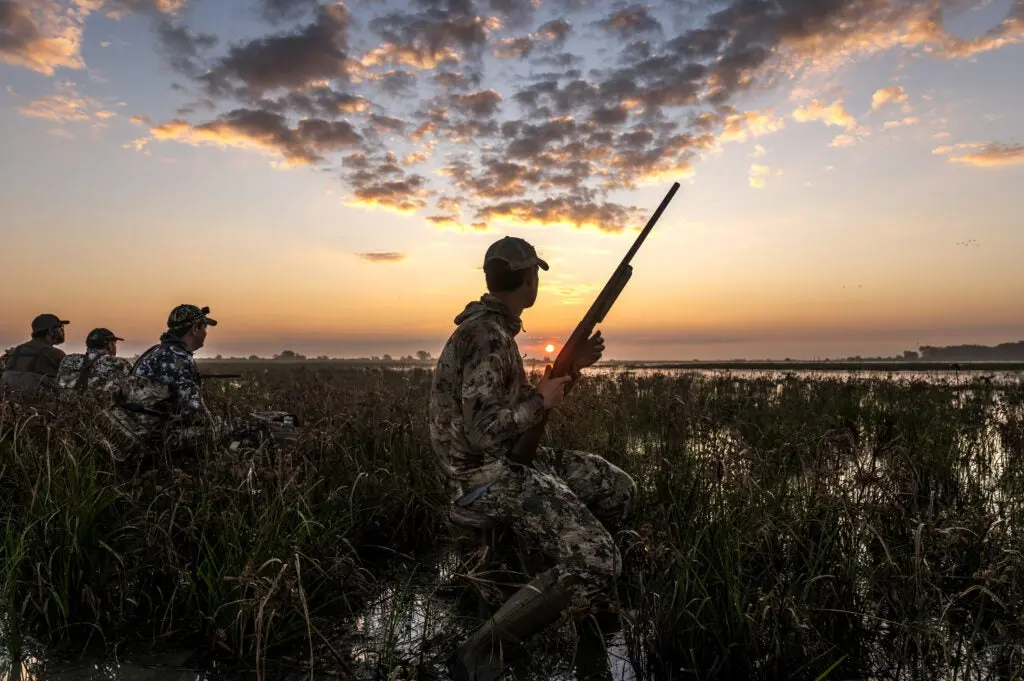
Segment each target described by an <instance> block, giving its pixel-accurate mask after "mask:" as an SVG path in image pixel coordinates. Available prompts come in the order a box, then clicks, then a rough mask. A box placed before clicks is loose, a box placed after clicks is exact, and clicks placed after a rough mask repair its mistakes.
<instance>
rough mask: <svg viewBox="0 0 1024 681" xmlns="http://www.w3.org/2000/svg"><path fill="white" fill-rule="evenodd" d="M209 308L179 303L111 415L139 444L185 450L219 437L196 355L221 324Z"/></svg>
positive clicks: (134, 368)
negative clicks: (165, 329) (203, 386)
mask: <svg viewBox="0 0 1024 681" xmlns="http://www.w3.org/2000/svg"><path fill="white" fill-rule="evenodd" d="M209 312H210V308H208V307H204V308H199V307H196V306H195V305H178V306H177V307H175V308H174V309H173V310H172V311H171V313H170V315H169V316H168V318H167V331H165V332H164V333H163V334H162V335H161V336H160V342H159V343H158V344H156V345H154V346H152V347H151V348H149V349H148V350H146V351H145V352H144V353H142V355H141V356H140V357H139V359H138V360H137V361H136V362H135V366H134V367H133V369H132V371H131V375H130V376H129V377H128V379H127V381H126V385H125V390H124V399H123V401H122V402H121V403H120V404H118V405H117V406H116V407H115V408H114V409H113V410H112V412H111V415H112V416H113V417H114V420H115V422H116V423H118V424H119V425H120V426H121V427H122V430H125V431H127V432H128V433H129V434H130V435H131V436H132V437H133V438H134V439H135V440H137V441H139V442H140V443H144V444H146V445H150V446H154V447H157V448H160V449H164V448H166V449H171V450H178V449H187V448H190V447H194V446H196V445H199V444H200V443H202V442H204V441H207V440H209V439H210V438H211V437H215V433H216V430H217V422H216V420H215V419H214V418H213V417H212V415H211V414H210V412H209V410H208V409H207V408H206V404H205V402H204V401H203V396H202V391H201V389H200V376H199V369H198V367H197V366H196V360H195V357H194V356H193V354H194V353H195V352H196V351H197V350H199V349H200V348H201V347H203V344H204V343H205V342H206V334H207V328H208V327H210V326H216V325H217V321H216V320H215V319H211V318H210V317H208V316H207V314H208V313H209Z"/></svg>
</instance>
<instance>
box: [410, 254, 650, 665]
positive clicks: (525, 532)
mask: <svg viewBox="0 0 1024 681" xmlns="http://www.w3.org/2000/svg"><path fill="white" fill-rule="evenodd" d="M542 269H543V270H545V271H547V270H548V264H547V263H546V262H544V261H543V260H542V259H540V258H539V257H538V256H537V252H536V250H535V249H534V247H533V246H531V245H530V244H529V243H527V242H526V241H524V240H523V239H519V238H515V237H505V238H503V239H501V240H499V241H497V242H495V243H494V244H492V245H491V246H490V248H488V249H487V252H486V254H485V256H484V263H483V270H484V276H485V280H486V284H487V291H488V292H487V293H486V294H485V295H483V296H482V297H481V298H480V299H479V300H478V301H474V302H471V303H469V304H468V305H467V306H466V308H465V310H463V312H462V313H461V314H459V315H458V316H457V317H456V318H455V324H456V325H457V328H456V329H455V331H454V332H453V333H452V335H451V337H450V338H449V339H448V341H447V343H446V344H445V346H444V349H443V350H442V352H441V355H440V357H439V358H438V362H437V370H436V372H435V374H434V379H433V385H432V389H431V395H430V408H429V426H430V439H431V444H432V446H433V451H434V454H435V456H436V459H437V461H438V462H439V464H440V467H441V470H442V471H443V473H444V477H445V478H446V480H447V482H448V484H449V486H450V491H451V498H452V500H453V503H454V504H457V505H458V506H460V507H462V508H464V509H467V510H469V511H471V512H475V513H477V514H480V515H483V516H486V517H487V518H489V519H492V520H493V521H496V522H497V523H500V524H503V525H505V526H508V527H510V528H511V529H512V530H513V531H514V532H515V533H516V534H517V535H519V536H520V537H522V538H524V539H526V540H527V541H528V542H529V543H532V544H533V545H535V546H536V547H537V548H538V549H540V550H542V551H543V552H544V553H545V554H547V555H548V556H550V557H551V558H553V559H554V560H555V561H556V562H557V565H556V567H555V568H552V569H551V570H549V571H547V572H545V573H544V574H542V575H540V576H538V577H537V578H535V579H534V580H533V581H532V582H531V583H530V584H529V585H527V586H525V587H524V588H523V589H521V590H520V591H519V592H518V593H516V594H515V595H513V596H512V598H510V599H509V601H508V602H506V604H505V605H504V606H502V608H501V609H500V610H499V611H498V612H497V613H496V614H495V615H494V617H492V618H491V619H490V620H489V621H488V622H487V623H485V624H484V625H483V626H482V627H481V628H480V629H479V630H477V632H476V633H475V634H474V635H473V636H471V637H470V639H469V640H467V642H466V643H464V644H463V645H462V647H461V648H460V649H459V651H457V653H456V655H455V657H454V658H453V660H452V664H451V671H452V673H453V675H454V676H455V678H456V679H460V680H462V679H472V680H474V681H483V680H485V679H486V680H488V681H491V680H493V679H496V678H498V677H499V676H500V675H501V674H502V672H503V669H504V662H503V659H506V658H508V657H509V656H510V654H511V653H512V652H513V649H514V648H516V647H517V645H516V642H517V641H521V640H525V638H528V637H529V636H531V635H532V634H534V633H536V632H537V631H540V630H541V629H542V628H544V627H546V626H547V625H548V624H550V623H552V622H553V621H554V620H555V619H556V618H557V617H558V616H560V612H561V611H562V610H564V608H565V607H566V606H568V605H570V604H571V605H573V606H574V607H576V608H579V609H581V610H584V611H586V610H590V609H592V608H594V607H595V606H596V607H597V608H598V609H600V608H601V607H603V606H607V605H608V600H607V596H608V595H609V594H610V593H613V592H614V591H613V590H614V584H615V580H616V579H617V578H618V576H619V574H620V573H621V558H620V555H619V551H618V548H617V547H616V545H615V542H614V541H613V537H612V531H614V530H617V529H619V527H620V526H621V525H622V523H623V522H624V521H625V520H626V519H627V517H628V516H629V515H630V512H631V510H632V507H633V503H634V499H635V496H636V485H635V483H634V482H633V480H632V479H631V478H630V477H629V475H627V474H626V473H625V472H624V471H622V470H621V469H619V468H618V467H616V466H614V465H613V464H611V463H609V462H608V461H606V460H605V459H604V458H602V457H600V456H597V455H595V454H589V453H586V452H578V451H569V450H559V449H551V448H549V447H540V448H539V449H538V452H537V456H536V458H535V459H534V461H533V464H532V465H531V466H527V465H523V464H520V463H518V462H516V461H513V460H512V459H511V458H510V457H509V453H510V451H511V450H512V447H513V445H514V444H515V442H516V440H517V439H518V438H519V436H521V435H522V434H523V433H524V432H526V431H527V430H528V429H530V428H531V427H532V426H534V425H537V424H538V423H540V422H541V420H542V418H543V417H544V414H545V412H546V411H547V410H550V409H555V408H557V407H558V406H559V405H560V404H561V403H562V401H563V399H564V393H565V390H566V388H567V387H568V385H571V384H569V383H568V382H570V381H573V380H576V379H577V378H578V377H579V372H580V370H581V369H584V368H586V367H588V366H591V365H592V364H593V363H594V362H596V361H597V360H598V359H600V357H601V355H602V354H603V352H604V339H603V338H602V337H601V334H600V332H597V333H595V334H593V335H592V336H591V337H590V339H589V340H588V341H587V347H586V349H585V350H584V352H582V353H581V357H580V359H579V360H578V361H577V365H576V367H575V369H574V371H573V372H572V376H571V377H562V378H551V377H550V376H549V375H548V372H547V371H545V375H544V377H542V378H541V379H540V381H539V382H538V383H537V385H536V386H535V387H534V386H531V385H530V383H529V382H528V381H527V377H526V372H525V370H524V367H523V361H522V357H521V356H520V354H519V348H518V346H517V344H516V340H515V338H516V335H517V334H518V333H519V332H520V331H521V330H522V328H523V327H522V321H521V319H520V317H521V315H522V313H523V310H525V309H527V308H530V307H532V306H533V304H534V302H535V301H536V299H537V290H538V284H539V270H542ZM555 606H557V607H555ZM509 631H514V632H516V634H515V636H514V637H509V636H507V635H502V632H506V633H507V632H509ZM512 638H514V639H516V640H515V641H512V640H511V639H512ZM495 640H501V643H502V646H504V649H503V651H502V652H500V653H496V652H494V651H493V645H494V644H493V641H495Z"/></svg>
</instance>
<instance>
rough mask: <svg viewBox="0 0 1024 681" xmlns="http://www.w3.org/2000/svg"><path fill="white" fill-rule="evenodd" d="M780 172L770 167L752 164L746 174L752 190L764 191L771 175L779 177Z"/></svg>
mask: <svg viewBox="0 0 1024 681" xmlns="http://www.w3.org/2000/svg"><path fill="white" fill-rule="evenodd" d="M781 174H782V171H781V170H780V169H778V168H773V167H771V166H766V165H761V164H759V163H752V164H751V165H750V171H749V172H748V174H747V180H748V182H749V183H750V186H751V187H753V188H754V189H764V188H765V187H767V186H768V178H769V177H771V176H773V175H781Z"/></svg>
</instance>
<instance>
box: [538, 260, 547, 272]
mask: <svg viewBox="0 0 1024 681" xmlns="http://www.w3.org/2000/svg"><path fill="white" fill-rule="evenodd" d="M537 265H539V266H540V268H541V269H542V270H544V271H545V272H547V271H548V264H547V263H546V262H544V261H543V260H541V259H540V258H537Z"/></svg>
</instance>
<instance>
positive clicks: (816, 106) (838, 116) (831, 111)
mask: <svg viewBox="0 0 1024 681" xmlns="http://www.w3.org/2000/svg"><path fill="white" fill-rule="evenodd" d="M793 119H794V120H796V121H799V122H800V123H807V122H810V121H820V122H822V123H824V124H825V125H833V126H837V127H841V128H846V129H847V130H851V129H853V128H855V127H857V120H856V119H855V118H854V117H853V116H851V115H850V113H849V112H848V111H847V110H846V107H845V106H844V105H843V100H841V99H839V100H836V101H835V102H833V103H832V104H829V105H828V106H825V105H824V104H822V103H821V102H820V101H818V100H817V99H815V100H813V101H812V102H811V103H810V104H808V105H806V106H801V107H798V108H797V109H796V110H795V111H794V112H793Z"/></svg>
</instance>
